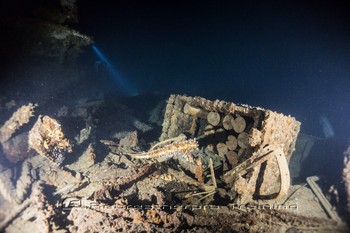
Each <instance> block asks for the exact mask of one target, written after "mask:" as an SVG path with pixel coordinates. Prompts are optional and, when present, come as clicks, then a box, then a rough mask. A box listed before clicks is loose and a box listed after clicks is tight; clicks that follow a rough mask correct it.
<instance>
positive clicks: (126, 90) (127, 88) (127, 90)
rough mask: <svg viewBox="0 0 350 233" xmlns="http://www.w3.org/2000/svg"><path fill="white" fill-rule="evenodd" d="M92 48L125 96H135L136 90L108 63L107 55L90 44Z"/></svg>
mask: <svg viewBox="0 0 350 233" xmlns="http://www.w3.org/2000/svg"><path fill="white" fill-rule="evenodd" d="M92 49H93V50H94V52H95V53H96V55H97V57H98V58H99V59H100V60H101V61H103V62H105V63H106V65H107V69H108V71H109V72H110V73H111V75H112V76H113V78H114V80H115V81H116V82H117V83H118V84H119V86H120V89H121V91H122V92H123V94H125V95H127V96H135V95H137V94H138V92H137V90H136V89H135V88H133V87H132V86H131V84H130V83H129V82H128V81H127V80H126V79H125V78H123V77H122V75H121V74H120V72H118V70H117V69H116V68H115V67H114V66H113V65H112V63H110V62H109V61H108V59H107V57H106V56H105V55H104V54H103V53H102V52H101V51H100V50H99V49H98V48H97V47H96V46H94V45H93V46H92Z"/></svg>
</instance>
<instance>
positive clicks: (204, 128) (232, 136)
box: [160, 95, 300, 202]
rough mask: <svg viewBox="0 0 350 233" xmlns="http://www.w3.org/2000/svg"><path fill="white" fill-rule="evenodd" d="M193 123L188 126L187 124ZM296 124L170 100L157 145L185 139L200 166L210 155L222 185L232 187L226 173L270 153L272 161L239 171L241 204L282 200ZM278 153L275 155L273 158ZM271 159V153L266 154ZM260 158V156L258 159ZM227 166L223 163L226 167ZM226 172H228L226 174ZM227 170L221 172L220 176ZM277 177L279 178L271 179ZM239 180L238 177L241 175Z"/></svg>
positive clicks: (253, 111) (239, 109)
mask: <svg viewBox="0 0 350 233" xmlns="http://www.w3.org/2000/svg"><path fill="white" fill-rule="evenodd" d="M194 121H196V122H197V123H196V124H195V125H194V124H193V122H194ZM299 130H300V122H298V121H296V120H295V119H294V118H293V117H291V116H284V115H283V114H279V113H276V112H273V111H270V110H266V109H263V108H259V107H251V106H248V105H237V104H234V103H230V102H225V101H219V100H215V101H210V100H206V99H204V98H202V97H189V96H181V95H171V96H170V97H169V99H168V104H167V106H166V111H165V118H164V122H163V130H162V135H161V136H160V141H164V140H167V139H171V138H174V137H177V136H178V135H180V134H182V133H188V134H190V135H191V136H192V137H193V138H197V139H198V142H199V149H203V151H204V152H205V154H204V155H203V156H202V160H203V163H205V164H208V161H209V158H211V155H212V154H213V153H214V154H215V155H216V157H215V156H214V157H212V158H213V162H214V164H221V166H223V170H224V172H223V174H222V175H223V176H224V181H225V182H226V184H227V185H228V186H230V187H234V185H233V183H232V182H234V181H235V179H234V178H233V177H230V176H233V173H235V172H232V170H230V169H234V168H235V167H237V166H239V167H240V168H242V166H240V164H241V163H243V162H247V161H251V162H253V161H252V159H253V160H254V159H256V158H258V157H259V156H261V155H264V153H263V151H264V148H265V147H267V146H268V147H269V148H270V149H271V148H274V149H273V150H274V151H275V152H273V154H275V156H272V155H270V156H267V157H265V159H262V160H259V161H260V162H258V161H255V162H254V163H250V165H249V166H246V167H244V166H243V167H244V169H243V170H244V171H245V173H246V175H245V176H243V177H242V176H241V177H240V179H244V180H245V182H244V183H245V192H244V193H242V195H241V196H240V199H241V201H243V202H249V201H252V200H253V199H275V198H277V197H278V198H279V199H282V198H283V196H285V195H286V193H287V191H288V187H289V182H290V181H289V179H290V178H289V170H288V166H287V165H288V162H289V159H290V157H291V155H292V152H293V151H294V149H295V142H296V138H297V135H298V133H299ZM277 151H278V152H277ZM271 153H272V152H271ZM263 157H264V156H263ZM226 160H228V163H226ZM227 169H228V170H227ZM226 170H227V171H226ZM278 173H280V177H282V179H281V178H279V177H278V176H276V174H278ZM241 175H243V174H241Z"/></svg>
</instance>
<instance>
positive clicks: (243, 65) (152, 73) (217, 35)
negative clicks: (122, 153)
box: [80, 1, 350, 138]
mask: <svg viewBox="0 0 350 233" xmlns="http://www.w3.org/2000/svg"><path fill="white" fill-rule="evenodd" d="M80 4H81V7H82V8H81V11H80V14H81V27H82V28H81V30H83V31H84V32H86V33H88V34H92V35H94V39H95V41H96V46H98V47H99V48H100V49H101V51H103V52H104V53H105V54H106V56H108V57H110V60H111V61H113V62H114V64H115V65H116V66H117V67H118V68H119V69H120V70H121V72H122V73H123V74H124V75H125V77H127V78H128V79H129V80H130V81H131V82H132V83H134V85H135V86H137V87H138V90H139V92H140V93H144V92H162V93H164V92H165V93H185V94H188V95H200V96H204V97H207V98H211V99H224V100H228V101H233V102H238V103H247V104H250V105H253V106H262V107H265V108H268V109H272V110H276V111H279V112H283V113H286V114H291V115H293V116H295V117H296V118H297V119H298V120H300V121H301V122H302V123H303V126H302V131H303V132H305V133H309V134H314V135H317V136H323V133H322V130H321V126H320V125H319V123H318V122H319V120H318V119H319V117H320V116H321V115H325V116H327V117H328V119H329V121H330V122H331V124H332V126H333V127H334V131H335V133H336V135H337V136H341V137H346V138H348V135H349V133H348V132H349V131H350V120H349V119H350V118H349V114H350V110H349V109H350V101H349V99H350V98H349V97H350V70H349V65H350V31H349V30H350V29H349V26H350V24H349V23H348V22H347V17H346V9H348V8H347V6H345V5H344V4H340V3H329V4H325V3H319V1H314V2H309V3H308V4H305V3H302V2H295V1H293V3H291V2H290V3H285V4H278V3H277V4H276V3H274V4H269V3H255V4H243V3H233V1H232V2H230V1H205V2H203V1H176V2H174V3H171V4H170V3H169V2H167V1H165V2H162V1H147V3H143V2H142V1H120V2H118V4H114V5H113V6H112V5H111V4H108V3H106V4H104V1H102V2H101V4H97V5H96V6H95V5H89V4H88V3H83V2H81V3H80Z"/></svg>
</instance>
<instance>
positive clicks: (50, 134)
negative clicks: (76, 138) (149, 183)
mask: <svg viewBox="0 0 350 233" xmlns="http://www.w3.org/2000/svg"><path fill="white" fill-rule="evenodd" d="M28 142H29V146H30V148H32V149H34V150H36V151H37V152H38V153H39V154H40V155H41V156H44V157H46V158H48V159H49V160H50V161H52V162H54V163H56V164H57V165H60V164H61V163H62V162H63V160H64V158H65V154H66V153H67V152H71V151H72V147H71V145H70V143H69V141H68V139H66V138H65V136H64V134H63V132H62V128H61V125H60V124H59V123H58V122H57V121H56V120H55V119H53V118H51V117H49V116H41V115H40V116H39V117H38V120H37V122H36V123H35V125H34V126H33V128H32V129H31V130H30V131H29V139H28Z"/></svg>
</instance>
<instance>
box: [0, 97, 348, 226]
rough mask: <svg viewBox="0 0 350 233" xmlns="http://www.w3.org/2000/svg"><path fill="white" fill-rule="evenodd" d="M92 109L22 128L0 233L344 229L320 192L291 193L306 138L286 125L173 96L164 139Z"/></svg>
mask: <svg viewBox="0 0 350 233" xmlns="http://www.w3.org/2000/svg"><path fill="white" fill-rule="evenodd" d="M141 98H142V97H141ZM140 102H142V101H140ZM88 103H89V104H84V105H81V104H79V103H78V105H77V106H73V107H65V106H64V107H62V106H61V107H60V106H58V108H57V113H60V114H57V113H54V114H52V115H49V114H46V115H38V118H37V121H36V122H30V124H28V125H30V126H31V127H30V129H27V128H26V129H22V128H21V129H20V130H22V131H23V132H21V134H23V133H24V134H26V135H27V140H28V144H27V146H26V147H27V151H26V152H23V153H24V156H23V158H22V160H20V161H19V160H13V161H17V162H16V164H15V165H14V166H8V164H5V163H3V164H2V163H0V194H1V195H0V231H4V232H29V231H31V232H39V231H45V232H105V231H113V232H114V231H124V232H141V231H142V232H181V231H193V232H198V231H199V232H213V231H218V232H236V231H237V232H241V231H244V232H261V231H265V232H271V231H276V230H279V231H281V232H286V231H288V230H290V231H292V230H295V229H296V230H309V229H311V230H313V231H317V230H323V231H347V230H348V229H347V227H346V226H344V225H343V223H342V222H341V220H340V219H338V218H336V217H337V215H336V213H334V212H332V213H331V214H334V215H333V217H332V216H331V217H332V218H330V217H329V216H328V215H327V214H329V213H327V212H325V211H323V209H322V208H323V207H322V206H321V205H320V203H318V202H316V201H315V198H314V197H315V195H314V194H313V192H314V187H316V186H317V185H315V182H314V183H312V184H311V186H312V188H313V189H312V190H311V189H309V188H307V187H306V185H293V184H291V183H290V174H289V168H288V163H289V160H290V157H291V155H292V153H293V151H294V148H295V143H296V137H297V135H298V132H299V128H300V123H299V122H298V121H296V120H295V119H294V118H292V117H290V116H284V115H282V114H279V113H275V112H272V111H269V110H265V109H262V108H255V107H250V106H247V105H236V104H234V103H229V102H224V101H209V100H206V99H204V98H201V97H188V96H180V95H171V96H170V98H169V100H168V103H167V106H166V109H165V116H164V121H163V126H162V128H160V126H159V124H157V123H152V122H143V121H142V120H140V118H138V117H137V116H136V114H137V113H136V111H134V110H133V109H131V107H133V108H134V109H137V106H129V105H123V104H121V103H116V102H115V101H110V102H107V101H104V100H100V101H91V102H88ZM59 107H60V108H59ZM63 108H64V114H61V113H62V109H63ZM39 114H40V113H39ZM30 115H32V114H30ZM53 116H56V117H55V118H57V119H55V118H53ZM145 119H147V117H146V118H145ZM148 119H150V118H148ZM28 122H29V120H28ZM28 122H27V123H28ZM71 122H72V123H71ZM135 122H136V123H135ZM65 124H67V126H72V127H71V128H70V127H67V126H66V125H65ZM4 125H6V124H4ZM140 126H142V127H140ZM146 126H147V127H146ZM3 127H4V126H3ZM67 128H68V129H69V130H65V129H67ZM9 130H11V128H9ZM16 130H18V129H16ZM2 132H3V135H9V134H11V133H9V132H6V130H4V131H2ZM21 134H19V135H21ZM11 135H12V134H11ZM150 135H157V136H158V137H159V136H160V137H159V141H156V140H155V138H156V137H153V138H152V137H150ZM6 137H7V136H6ZM16 137H17V135H16ZM13 138H14V137H13ZM150 138H152V139H150ZM9 140H12V136H10V138H9V139H8V140H7V141H9ZM11 145H12V146H13V147H14V148H12V149H13V150H16V149H17V147H18V144H11ZM28 145H29V147H30V148H32V149H33V150H30V151H28ZM0 149H2V150H5V147H4V146H2V148H0ZM67 153H69V156H66V154H67ZM9 161H10V160H9ZM10 162H11V161H10ZM12 163H13V162H12ZM57 165H59V166H57ZM313 181H315V180H313ZM315 190H316V189H315ZM297 194H298V195H297ZM317 195H318V198H322V195H320V193H319V192H318V194H317ZM5 210H6V212H5Z"/></svg>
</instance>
